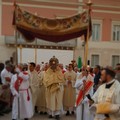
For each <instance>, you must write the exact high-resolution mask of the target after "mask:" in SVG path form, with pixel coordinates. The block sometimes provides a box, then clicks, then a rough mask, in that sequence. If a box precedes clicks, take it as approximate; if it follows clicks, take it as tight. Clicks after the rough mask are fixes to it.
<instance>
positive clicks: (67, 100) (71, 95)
mask: <svg viewBox="0 0 120 120" xmlns="http://www.w3.org/2000/svg"><path fill="white" fill-rule="evenodd" d="M76 77H77V75H76V73H75V72H74V71H73V66H72V64H69V68H68V71H66V72H65V74H64V78H65V81H66V83H65V89H64V96H63V107H64V110H65V111H67V113H66V115H69V114H70V112H72V114H74V107H75V100H76V93H75V88H74V85H75V81H76Z"/></svg>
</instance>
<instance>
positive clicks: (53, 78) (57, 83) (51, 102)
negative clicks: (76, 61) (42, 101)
mask: <svg viewBox="0 0 120 120" xmlns="http://www.w3.org/2000/svg"><path fill="white" fill-rule="evenodd" d="M43 83H44V85H45V87H46V102H47V108H48V110H52V111H57V110H60V109H61V108H62V100H63V84H64V77H63V74H62V71H61V69H60V68H59V67H57V68H56V70H55V71H53V70H52V69H51V68H49V69H48V70H47V71H46V72H45V74H44V80H43Z"/></svg>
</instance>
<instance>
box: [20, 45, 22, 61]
mask: <svg viewBox="0 0 120 120" xmlns="http://www.w3.org/2000/svg"><path fill="white" fill-rule="evenodd" d="M20 63H22V45H20Z"/></svg>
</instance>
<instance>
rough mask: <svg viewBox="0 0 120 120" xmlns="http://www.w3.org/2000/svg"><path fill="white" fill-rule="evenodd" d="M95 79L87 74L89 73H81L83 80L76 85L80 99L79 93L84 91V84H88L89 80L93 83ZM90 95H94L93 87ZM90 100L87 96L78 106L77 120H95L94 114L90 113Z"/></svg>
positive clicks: (79, 80)
mask: <svg viewBox="0 0 120 120" xmlns="http://www.w3.org/2000/svg"><path fill="white" fill-rule="evenodd" d="M93 79H94V78H93V77H92V76H91V75H90V74H88V73H87V71H82V73H81V79H77V81H76V83H75V87H76V89H77V90H76V92H77V96H76V97H78V93H79V91H80V90H81V89H83V84H84V82H86V81H87V80H91V81H93ZM88 94H90V95H93V87H91V89H90V90H89V92H88ZM88 101H89V100H88V98H87V97H86V96H84V100H83V101H82V103H81V104H80V105H79V106H77V108H76V120H93V114H91V113H90V111H89V104H88Z"/></svg>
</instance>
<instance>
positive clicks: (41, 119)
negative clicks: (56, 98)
mask: <svg viewBox="0 0 120 120" xmlns="http://www.w3.org/2000/svg"><path fill="white" fill-rule="evenodd" d="M0 120H11V114H8V115H7V114H6V115H5V116H3V117H0ZM30 120H55V119H49V118H48V116H47V115H39V114H36V115H35V116H34V117H33V118H32V119H30ZM61 120H76V118H75V115H70V116H65V115H62V116H61Z"/></svg>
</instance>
